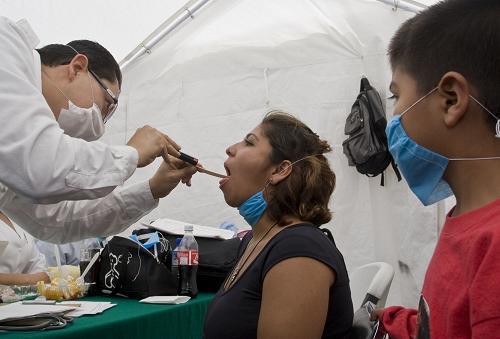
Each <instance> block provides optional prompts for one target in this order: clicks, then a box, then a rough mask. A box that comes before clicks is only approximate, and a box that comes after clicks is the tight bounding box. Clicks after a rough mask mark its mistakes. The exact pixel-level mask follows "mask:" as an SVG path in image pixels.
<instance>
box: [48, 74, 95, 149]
mask: <svg viewBox="0 0 500 339" xmlns="http://www.w3.org/2000/svg"><path fill="white" fill-rule="evenodd" d="M88 77H89V85H90V91H91V93H92V107H89V108H83V107H79V106H77V105H75V104H74V103H73V102H72V101H71V100H70V99H69V98H68V97H67V96H66V94H64V92H63V91H62V90H61V89H60V88H59V87H58V86H57V85H56V84H55V83H54V82H53V81H52V80H51V79H50V77H48V76H47V78H48V79H49V81H50V82H51V83H52V85H54V87H55V88H57V90H58V91H59V92H60V93H61V94H62V95H63V96H64V97H65V98H66V99H67V100H68V108H62V109H61V112H60V113H59V117H58V118H57V122H58V123H59V127H61V129H62V130H63V131H64V133H66V134H67V135H69V136H70V137H73V138H80V139H83V140H86V141H94V140H97V139H99V138H100V137H101V136H102V135H103V134H104V119H103V118H102V114H101V109H100V108H99V106H97V105H96V103H95V99H94V90H93V88H92V83H91V80H90V74H88Z"/></svg>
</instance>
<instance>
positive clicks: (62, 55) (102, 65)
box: [37, 40, 122, 88]
mask: <svg viewBox="0 0 500 339" xmlns="http://www.w3.org/2000/svg"><path fill="white" fill-rule="evenodd" d="M69 46H71V47H73V48H71V47H69ZM73 49H75V50H77V51H78V53H80V54H83V55H85V56H86V57H87V58H88V60H89V66H88V67H89V68H90V69H91V70H92V71H94V72H95V73H96V74H97V75H98V76H99V78H101V79H106V80H108V81H110V82H114V81H118V87H119V88H121V86H122V72H121V71H120V66H118V63H117V62H116V60H115V58H114V57H113V56H112V55H111V53H109V51H108V50H107V49H106V48H104V47H102V46H101V45H100V44H98V43H97V42H93V41H89V40H74V41H71V42H69V43H68V44H67V45H60V44H52V45H47V46H44V47H42V48H40V49H37V51H38V53H39V54H40V59H41V62H42V64H43V65H46V66H52V67H53V66H59V65H67V64H69V63H70V62H71V60H72V59H73V58H74V57H75V55H76V52H75V51H74V50H73Z"/></svg>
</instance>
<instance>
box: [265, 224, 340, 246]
mask: <svg viewBox="0 0 500 339" xmlns="http://www.w3.org/2000/svg"><path fill="white" fill-rule="evenodd" d="M273 240H274V241H275V243H281V242H290V241H291V242H295V243H302V244H303V246H306V247H310V246H313V247H317V246H320V248H329V249H334V248H335V249H336V248H337V246H336V245H335V241H334V240H333V239H330V238H329V237H328V236H327V234H326V233H325V232H323V230H321V229H320V228H319V227H318V226H316V225H313V224H308V223H300V224H295V225H291V226H288V227H286V228H285V229H284V230H282V231H281V232H279V233H278V234H277V235H276V236H275V237H274V239H273Z"/></svg>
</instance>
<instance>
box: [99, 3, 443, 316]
mask: <svg viewBox="0 0 500 339" xmlns="http://www.w3.org/2000/svg"><path fill="white" fill-rule="evenodd" d="M411 15H412V14H410V13H406V12H403V11H394V10H393V9H392V8H391V7H390V6H386V5H384V4H381V3H378V2H376V1H369V0H352V1H335V2H333V1H322V0H275V1H266V0H239V1H232V2H228V1H214V2H213V3H211V4H210V5H209V6H208V8H206V9H204V12H203V13H201V14H200V15H199V16H198V17H197V18H196V20H195V21H193V22H192V23H190V24H189V25H188V26H186V27H184V28H183V29H182V30H179V31H178V32H176V33H175V34H174V35H172V36H170V37H169V39H167V40H165V41H162V42H161V43H160V44H159V45H158V46H156V47H155V48H154V49H153V50H152V53H151V54H150V55H146V56H145V57H142V58H140V59H139V60H138V61H137V62H136V63H135V64H134V65H131V67H130V68H129V69H127V70H126V71H125V73H124V79H125V80H124V86H123V92H122V97H121V99H120V101H121V103H120V108H119V112H117V113H116V114H115V117H114V118H113V120H112V121H111V122H110V123H109V126H108V132H107V135H106V140H108V141H109V142H113V143H121V142H124V141H125V140H127V139H128V138H129V137H130V136H131V135H132V133H133V132H134V130H135V129H136V128H138V127H141V126H143V125H145V124H150V125H152V126H155V127H156V128H159V129H160V130H162V131H164V132H166V133H168V134H169V135H170V136H171V137H173V138H174V139H175V140H176V141H178V142H179V143H180V144H181V145H182V146H183V149H184V150H185V151H186V152H187V153H188V154H193V155H195V156H198V157H199V158H200V159H201V161H202V162H203V164H204V165H205V166H206V167H207V168H209V169H214V170H219V171H222V170H223V167H222V163H223V161H224V160H225V158H226V155H225V148H226V147H227V146H228V145H230V144H232V143H234V142H237V141H239V140H241V139H242V138H243V136H244V135H245V134H246V133H247V132H248V131H250V130H251V129H252V128H253V127H255V126H256V125H257V124H258V123H259V121H260V119H262V117H263V116H264V114H265V113H266V112H267V111H269V110H272V109H282V110H285V111H287V112H290V113H292V114H294V115H296V116H298V117H299V118H301V119H302V120H303V121H304V122H306V123H307V124H309V125H310V126H311V127H312V128H313V130H315V131H316V132H317V133H318V134H319V135H320V136H322V137H324V138H327V139H328V140H329V142H330V143H331V144H332V146H333V152H332V153H331V154H330V155H329V156H328V157H329V160H330V162H331V165H332V167H333V169H334V171H335V172H336V175H337V188H336V190H335V192H334V195H333V199H332V202H331V209H332V211H333V213H334V218H333V220H332V221H331V222H330V223H329V224H328V225H327V227H328V228H330V229H331V230H332V231H333V233H334V235H335V238H336V242H337V245H338V247H339V248H340V249H341V251H342V252H343V254H344V256H345V260H346V263H347V265H348V268H353V267H356V266H358V265H362V264H365V263H368V262H372V261H378V260H383V261H386V262H389V263H390V264H392V265H393V266H394V267H395V268H396V271H397V274H396V278H395V281H394V283H393V288H392V289H391V293H390V295H389V300H388V303H389V304H391V303H403V304H406V305H412V306H414V305H415V303H416V301H417V300H418V294H419V291H420V288H421V285H422V280H423V275H424V272H425V268H426V266H427V263H428V260H429V258H430V255H431V254H432V251H433V247H434V244H435V241H436V236H437V219H438V217H437V209H436V208H435V207H427V208H424V207H422V206H421V205H420V203H419V202H418V201H417V200H416V199H415V198H414V196H413V195H412V194H411V192H410V191H409V190H408V188H407V186H406V184H405V183H404V182H397V179H396V177H395V175H394V173H393V172H392V170H390V169H389V170H388V171H387V172H386V178H387V180H386V186H385V187H381V186H380V178H373V179H370V178H367V177H365V176H362V175H360V174H359V173H357V172H356V171H355V169H354V168H352V167H348V166H347V159H346V158H345V156H344V155H343V153H342V146H341V144H342V141H343V140H344V139H345V136H344V133H343V128H344V123H345V118H346V116H347V114H348V112H349V111H350V108H351V105H352V103H353V100H354V99H355V97H356V95H357V92H358V90H359V80H360V77H361V75H363V74H364V75H366V76H367V77H368V78H369V79H370V80H371V82H372V84H373V85H374V86H375V87H376V88H378V89H379V91H380V92H381V95H382V96H383V97H387V96H388V93H387V88H388V84H389V83H390V69H389V66H388V64H387V57H386V48H387V44H388V41H389V39H390V37H391V36H392V34H393V32H394V31H395V30H396V29H397V27H398V26H399V25H400V24H401V23H402V22H403V21H404V20H406V19H407V18H409V17H410V16H411ZM388 105H389V104H388ZM389 106H390V105H389ZM388 110H389V111H391V108H390V107H388ZM153 167H154V166H153ZM153 171H154V168H152V167H149V168H146V169H144V170H139V171H137V172H136V174H135V175H134V176H133V178H132V179H131V181H137V180H142V179H146V178H149V177H150V176H151V174H152V172H153ZM157 217H169V218H174V219H179V220H184V221H186V222H193V223H198V224H204V225H210V226H217V225H219V224H220V223H222V222H223V221H230V222H234V223H235V224H236V225H238V226H239V227H245V222H244V221H243V219H242V218H241V217H239V215H238V213H237V211H236V210H235V209H233V208H230V207H228V206H226V204H225V203H224V200H223V196H222V194H221V192H220V191H219V189H218V182H217V180H216V179H215V178H212V177H208V176H205V175H202V174H198V175H196V176H195V177H194V178H193V186H192V187H191V188H189V189H188V188H184V187H179V188H178V189H176V190H175V191H174V192H173V193H172V194H171V195H170V196H169V197H167V198H166V199H164V200H163V201H161V202H160V207H159V208H158V209H156V210H155V211H153V212H152V213H151V214H150V215H149V216H148V217H147V218H146V219H147V220H152V219H155V218H157Z"/></svg>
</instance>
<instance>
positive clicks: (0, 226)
mask: <svg viewBox="0 0 500 339" xmlns="http://www.w3.org/2000/svg"><path fill="white" fill-rule="evenodd" d="M14 229H15V230H14ZM14 229H12V227H10V226H9V225H7V224H6V223H5V222H3V221H2V220H0V240H3V241H8V242H9V243H8V245H7V247H6V248H5V250H4V252H3V253H2V255H1V256H0V273H24V274H31V273H39V272H46V271H47V265H46V263H45V257H44V256H43V254H41V253H40V251H38V248H37V247H36V245H35V242H34V240H33V238H32V237H31V236H30V235H29V234H26V233H25V232H24V231H23V230H22V229H21V228H20V227H18V226H17V225H16V224H14Z"/></svg>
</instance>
